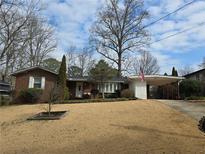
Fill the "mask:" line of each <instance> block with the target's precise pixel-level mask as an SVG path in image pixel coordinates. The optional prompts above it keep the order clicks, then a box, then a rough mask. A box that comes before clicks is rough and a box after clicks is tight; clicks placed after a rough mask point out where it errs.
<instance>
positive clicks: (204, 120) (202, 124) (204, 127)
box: [198, 116, 205, 133]
mask: <svg viewBox="0 0 205 154" xmlns="http://www.w3.org/2000/svg"><path fill="white" fill-rule="evenodd" d="M198 127H199V129H200V130H201V131H202V132H204V133H205V116H203V117H202V118H201V119H200V120H199V124H198Z"/></svg>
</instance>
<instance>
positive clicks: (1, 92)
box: [0, 80, 11, 96]
mask: <svg viewBox="0 0 205 154" xmlns="http://www.w3.org/2000/svg"><path fill="white" fill-rule="evenodd" d="M10 93H11V85H10V84H9V83H8V82H5V81H2V80H0V96H9V95H10Z"/></svg>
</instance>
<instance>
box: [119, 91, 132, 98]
mask: <svg viewBox="0 0 205 154" xmlns="http://www.w3.org/2000/svg"><path fill="white" fill-rule="evenodd" d="M121 97H124V98H133V97H134V94H133V92H132V91H131V90H129V89H124V90H122V91H121Z"/></svg>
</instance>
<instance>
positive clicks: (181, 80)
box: [177, 80, 182, 99]
mask: <svg viewBox="0 0 205 154" xmlns="http://www.w3.org/2000/svg"><path fill="white" fill-rule="evenodd" d="M181 81H182V80H180V81H178V82H177V93H178V98H177V99H180V93H179V84H180V82H181Z"/></svg>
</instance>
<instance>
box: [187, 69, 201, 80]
mask: <svg viewBox="0 0 205 154" xmlns="http://www.w3.org/2000/svg"><path fill="white" fill-rule="evenodd" d="M184 77H185V78H186V79H192V80H199V81H202V82H205V68H204V69H201V70H198V71H195V72H192V73H189V74H187V75H185V76H184Z"/></svg>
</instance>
